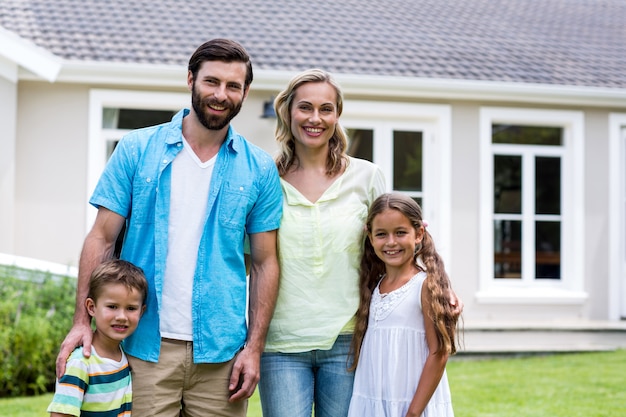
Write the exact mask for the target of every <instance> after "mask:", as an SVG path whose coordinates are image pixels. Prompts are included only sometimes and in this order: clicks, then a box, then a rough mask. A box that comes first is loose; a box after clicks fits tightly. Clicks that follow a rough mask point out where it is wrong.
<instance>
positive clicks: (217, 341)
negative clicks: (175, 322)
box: [90, 109, 283, 363]
mask: <svg viewBox="0 0 626 417" xmlns="http://www.w3.org/2000/svg"><path fill="white" fill-rule="evenodd" d="M188 113H189V110H188V109H184V110H181V111H180V112H178V113H177V114H176V115H175V116H174V117H173V118H172V121H171V122H169V123H165V124H162V125H158V126H152V127H148V128H144V129H139V130H136V131H133V132H131V133H129V134H128V135H126V136H125V137H124V138H123V139H122V140H121V141H120V142H119V144H118V145H117V147H116V148H115V151H114V152H113V154H112V155H111V159H110V160H109V162H108V163H107V166H106V167H105V170H104V172H103V174H102V176H101V178H100V180H99V182H98V185H97V186H96V190H95V191H94V193H93V195H92V197H91V200H90V203H91V204H92V205H94V206H95V207H106V208H107V209H109V210H111V211H113V212H115V213H117V214H119V215H121V216H123V217H125V218H126V228H127V230H126V237H125V240H124V245H123V247H122V253H121V258H122V259H126V260H128V261H130V262H133V263H134V264H136V265H137V266H139V267H141V268H142V269H143V270H144V272H145V274H146V278H147V279H148V284H149V293H148V300H147V308H146V311H145V313H144V315H143V316H142V318H141V320H140V321H139V325H138V327H137V330H136V331H135V332H134V333H133V334H132V335H131V336H130V337H128V338H127V339H126V340H125V341H124V349H125V350H126V352H127V353H129V354H131V355H133V356H136V357H138V358H140V359H142V360H145V361H150V362H157V361H158V359H159V351H160V340H161V336H160V332H159V310H160V308H161V307H160V306H161V294H162V290H163V275H164V272H165V260H166V255H167V233H168V218H169V208H170V186H171V185H170V179H171V172H172V164H171V163H172V161H173V159H174V158H175V157H176V155H177V154H178V152H180V151H181V150H182V149H183V144H182V120H183V117H185V116H186V115H187V114H188ZM282 198H283V197H282V192H281V188H280V183H279V177H278V172H277V170H276V166H275V164H274V161H273V160H272V158H271V157H270V155H269V154H267V153H266V152H265V151H263V150H262V149H260V148H259V147H257V146H255V145H253V144H251V143H250V142H248V141H246V140H245V139H244V138H243V136H241V135H239V134H238V133H237V132H235V130H234V129H233V128H232V126H231V127H229V129H228V134H227V136H226V140H225V141H224V143H223V144H222V146H221V148H220V150H219V152H218V155H217V159H216V162H215V167H214V169H213V176H212V179H211V189H210V191H209V196H208V201H207V211H206V222H205V226H204V231H203V234H202V238H201V239H200V247H199V248H198V261H197V265H196V271H195V276H194V283H193V295H192V320H193V343H194V349H193V352H194V362H196V363H219V362H226V361H228V360H230V359H232V358H233V357H234V355H235V354H236V353H237V352H238V351H239V350H240V349H241V348H242V347H243V345H244V343H245V341H246V335H247V327H246V309H247V303H246V295H247V284H246V270H245V264H244V238H245V234H246V233H248V234H253V233H261V232H267V231H270V230H275V229H277V228H278V226H279V225H280V218H281V214H282Z"/></svg>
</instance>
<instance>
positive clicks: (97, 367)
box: [47, 346, 132, 417]
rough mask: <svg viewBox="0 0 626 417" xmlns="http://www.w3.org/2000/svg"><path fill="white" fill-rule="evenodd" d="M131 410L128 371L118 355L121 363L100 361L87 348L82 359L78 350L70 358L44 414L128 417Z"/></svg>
mask: <svg viewBox="0 0 626 417" xmlns="http://www.w3.org/2000/svg"><path fill="white" fill-rule="evenodd" d="M131 408H132V384H131V377H130V368H129V366H128V360H127V359H126V355H125V354H124V352H123V351H122V360H121V361H119V362H118V361H115V360H112V359H108V358H103V357H101V356H99V355H98V353H97V352H96V350H95V349H94V348H93V346H92V348H91V356H90V357H89V358H85V357H84V356H83V348H82V347H78V348H76V349H75V350H74V352H72V354H71V355H70V357H69V359H68V361H67V366H66V371H65V375H63V376H62V377H61V379H58V380H57V382H56V389H55V393H54V397H53V398H52V403H50V406H49V407H48V410H47V411H48V413H52V412H55V413H64V414H69V415H72V416H81V417H95V416H97V417H109V416H111V417H128V416H130V415H131V413H130V412H131Z"/></svg>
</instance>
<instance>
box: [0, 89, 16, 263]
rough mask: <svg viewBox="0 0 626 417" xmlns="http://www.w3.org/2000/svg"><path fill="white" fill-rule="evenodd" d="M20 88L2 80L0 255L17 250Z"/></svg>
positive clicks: (0, 107)
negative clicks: (17, 162)
mask: <svg viewBox="0 0 626 417" xmlns="http://www.w3.org/2000/svg"><path fill="white" fill-rule="evenodd" d="M16 107H17V85H16V84H15V83H14V82H12V81H9V80H7V79H6V78H3V77H0V150H1V151H0V253H2V252H5V253H12V252H13V251H14V250H15V224H14V217H15V142H16V131H15V129H16V119H17V117H16Z"/></svg>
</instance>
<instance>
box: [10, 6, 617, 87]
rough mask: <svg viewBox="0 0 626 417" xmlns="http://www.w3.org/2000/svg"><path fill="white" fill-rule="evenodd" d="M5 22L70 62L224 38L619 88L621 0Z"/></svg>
mask: <svg viewBox="0 0 626 417" xmlns="http://www.w3.org/2000/svg"><path fill="white" fill-rule="evenodd" d="M0 26H2V27H3V28H4V29H6V30H8V31H10V32H13V33H15V34H17V35H19V36H20V37H21V38H24V39H26V40H28V41H31V42H32V43H34V44H35V45H37V46H39V47H41V48H43V49H44V50H46V51H48V52H50V53H52V54H53V55H56V56H58V57H59V58H61V59H62V60H64V61H66V62H68V61H70V62H75V61H85V62H114V63H140V64H151V65H176V66H186V64H187V61H188V59H189V56H190V55H191V53H192V52H193V51H194V50H195V48H196V47H197V46H198V45H200V44H201V43H202V42H204V41H206V40H208V39H211V38H215V37H228V38H232V39H235V40H237V41H239V42H241V43H242V44H243V45H244V46H245V47H246V49H247V50H248V51H249V53H250V55H251V56H252V59H253V65H254V67H255V69H262V70H276V71H298V70H301V69H305V68H309V67H321V68H324V69H326V70H328V71H331V72H334V73H337V74H355V75H364V76H385V77H389V76H393V77H417V78H437V79H453V80H483V81H500V82H522V83H536V84H552V85H571V86H589V87H608V88H619V89H623V88H626V71H624V68H626V2H624V1H623V0H506V1H494V0H387V1H380V0H341V1H332V2H329V1H323V0H269V1H268V0H240V1H237V0H233V1H220V2H209V1H207V0H156V1H155V0H107V1H101V0H54V1H50V0H2V1H0ZM2 48H3V47H2V46H0V54H1V52H2Z"/></svg>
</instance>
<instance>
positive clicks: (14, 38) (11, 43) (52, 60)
mask: <svg viewBox="0 0 626 417" xmlns="http://www.w3.org/2000/svg"><path fill="white" fill-rule="evenodd" d="M0 45H2V48H0V56H3V57H5V58H7V59H8V60H9V61H13V62H15V63H16V64H18V65H20V66H22V67H24V68H25V69H27V70H28V71H31V72H32V73H33V74H34V75H35V76H36V78H37V77H41V78H43V79H44V80H47V81H50V82H54V81H55V80H56V77H57V75H58V74H59V71H60V70H61V66H62V59H61V58H59V57H57V56H56V55H54V54H52V53H50V52H49V51H48V50H47V49H44V48H41V47H39V46H37V45H35V44H34V43H33V42H31V41H30V40H28V39H25V38H22V37H21V36H18V35H16V34H15V33H13V32H11V31H9V30H6V29H4V28H3V27H0Z"/></svg>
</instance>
